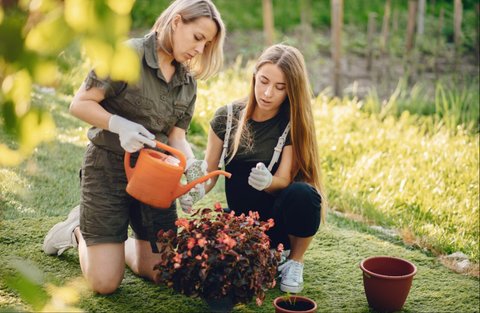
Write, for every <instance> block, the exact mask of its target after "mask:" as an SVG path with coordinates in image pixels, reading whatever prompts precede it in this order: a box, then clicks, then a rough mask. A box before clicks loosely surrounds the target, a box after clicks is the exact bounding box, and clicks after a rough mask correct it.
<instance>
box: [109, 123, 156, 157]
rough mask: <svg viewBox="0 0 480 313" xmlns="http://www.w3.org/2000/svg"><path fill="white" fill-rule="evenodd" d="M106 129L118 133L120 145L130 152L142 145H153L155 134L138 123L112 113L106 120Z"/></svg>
mask: <svg viewBox="0 0 480 313" xmlns="http://www.w3.org/2000/svg"><path fill="white" fill-rule="evenodd" d="M108 130H109V131H111V132H112V133H116V134H118V137H119V138H120V145H121V146H122V148H123V149H124V150H125V151H127V152H130V153H133V152H137V151H138V150H140V149H142V148H143V145H145V144H146V145H149V146H151V147H155V141H154V140H153V139H155V136H154V135H153V134H152V133H151V132H149V131H148V130H147V129H146V128H145V127H143V126H142V125H140V124H137V123H134V122H132V121H129V120H127V119H125V118H123V117H121V116H118V115H112V117H110V120H109V121H108Z"/></svg>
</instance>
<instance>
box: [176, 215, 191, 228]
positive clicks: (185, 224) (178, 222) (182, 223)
mask: <svg viewBox="0 0 480 313" xmlns="http://www.w3.org/2000/svg"><path fill="white" fill-rule="evenodd" d="M175 225H176V226H178V227H183V228H185V230H186V231H188V230H190V223H189V222H188V220H187V219H186V218H179V219H177V220H176V221H175Z"/></svg>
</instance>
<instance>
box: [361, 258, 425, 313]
mask: <svg viewBox="0 0 480 313" xmlns="http://www.w3.org/2000/svg"><path fill="white" fill-rule="evenodd" d="M360 268H361V270H362V271H363V287H364V289H365V295H366V296H367V301H368V305H369V306H370V307H372V308H374V309H375V310H377V311H381V312H393V311H398V310H400V309H401V308H402V307H403V304H404V303H405V300H406V299H407V296H408V293H409V291H410V287H411V286H412V280H413V276H414V275H415V274H416V273H417V267H416V266H415V265H414V264H413V263H411V262H409V261H407V260H404V259H400V258H394V257H389V256H374V257H370V258H367V259H365V260H363V261H362V262H361V263H360Z"/></svg>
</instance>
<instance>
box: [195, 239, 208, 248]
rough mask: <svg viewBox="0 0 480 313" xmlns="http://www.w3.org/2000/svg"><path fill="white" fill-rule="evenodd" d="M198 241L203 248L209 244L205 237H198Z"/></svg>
mask: <svg viewBox="0 0 480 313" xmlns="http://www.w3.org/2000/svg"><path fill="white" fill-rule="evenodd" d="M197 243H198V246H199V247H201V248H203V247H205V245H206V244H207V240H206V239H205V238H200V239H198V242H197Z"/></svg>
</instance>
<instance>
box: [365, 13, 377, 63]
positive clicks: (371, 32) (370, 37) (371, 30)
mask: <svg viewBox="0 0 480 313" xmlns="http://www.w3.org/2000/svg"><path fill="white" fill-rule="evenodd" d="M376 18H377V13H375V12H370V13H368V34H367V42H368V43H369V44H368V54H367V71H369V72H370V71H371V70H372V63H373V50H374V44H373V42H374V38H375V28H376V25H375V19H376Z"/></svg>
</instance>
